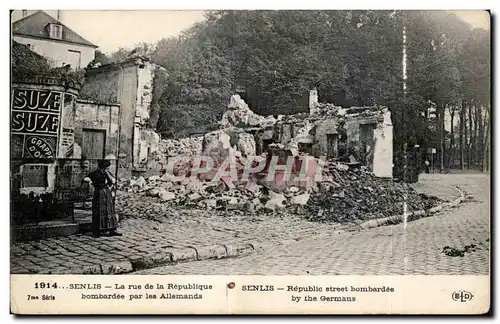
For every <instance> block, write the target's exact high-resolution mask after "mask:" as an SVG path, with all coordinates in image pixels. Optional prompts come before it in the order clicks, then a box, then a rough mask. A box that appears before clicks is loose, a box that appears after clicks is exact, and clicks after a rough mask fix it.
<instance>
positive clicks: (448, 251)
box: [442, 244, 480, 258]
mask: <svg viewBox="0 0 500 324" xmlns="http://www.w3.org/2000/svg"><path fill="white" fill-rule="evenodd" d="M478 249H480V248H479V247H478V246H477V245H475V244H471V245H466V246H464V247H463V249H457V248H453V247H449V246H445V247H444V248H443V251H442V253H444V254H445V255H447V256H451V257H461V258H463V257H464V256H465V253H470V252H476V250H478Z"/></svg>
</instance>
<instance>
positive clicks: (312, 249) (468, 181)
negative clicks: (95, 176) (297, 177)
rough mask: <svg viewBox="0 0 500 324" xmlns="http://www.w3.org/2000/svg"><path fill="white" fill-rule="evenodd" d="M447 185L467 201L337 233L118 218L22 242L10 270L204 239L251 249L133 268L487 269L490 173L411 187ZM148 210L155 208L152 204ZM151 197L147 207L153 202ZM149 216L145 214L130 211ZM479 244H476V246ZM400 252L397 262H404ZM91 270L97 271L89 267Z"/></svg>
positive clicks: (449, 195)
mask: <svg viewBox="0 0 500 324" xmlns="http://www.w3.org/2000/svg"><path fill="white" fill-rule="evenodd" d="M453 186H459V187H461V188H463V189H464V190H465V191H466V193H467V194H470V195H472V196H473V197H474V199H475V201H470V202H467V203H466V204H465V205H464V206H461V207H459V209H455V210H451V211H448V212H446V213H443V214H438V215H436V216H434V217H429V218H425V219H421V220H418V221H415V222H411V223H408V227H407V230H406V231H404V230H403V225H396V226H388V227H387V226H386V227H380V228H375V229H372V230H367V231H361V232H345V231H342V230H341V229H340V225H339V224H324V223H315V222H308V221H305V220H303V219H301V218H300V217H299V216H293V217H290V216H287V217H286V218H284V217H283V216H281V217H280V216H273V217H271V216H268V215H255V216H248V215H244V214H241V215H232V216H231V217H224V216H221V215H218V214H217V213H216V212H203V213H201V212H200V211H182V212H180V213H178V214H176V216H172V215H174V214H171V213H169V214H168V215H165V216H163V217H162V215H161V214H159V215H156V216H155V217H154V219H155V220H151V219H144V218H126V219H125V220H124V221H122V223H121V226H120V231H121V232H122V233H123V234H124V235H123V236H122V237H101V238H97V239H96V238H93V237H92V236H89V235H73V236H69V237H59V238H51V239H47V240H40V241H32V242H23V243H16V244H13V245H12V247H11V272H12V273H74V269H75V268H79V267H85V266H87V267H88V266H96V267H101V270H102V265H103V264H116V263H119V262H122V261H123V260H134V259H136V258H140V257H148V256H152V257H154V256H155V255H157V254H161V253H166V252H168V253H171V254H172V255H178V254H182V253H185V251H186V249H187V250H190V249H191V250H195V251H196V255H198V256H199V251H200V250H201V249H202V248H203V247H207V246H215V245H217V246H224V247H225V248H226V250H227V247H228V246H240V245H242V244H248V243H250V244H252V245H254V246H255V247H259V249H257V251H256V252H254V253H253V254H252V255H250V256H247V257H241V258H239V259H236V258H230V259H224V260H206V261H197V262H189V263H182V264H179V265H176V266H166V267H162V268H156V269H151V270H145V271H142V272H141V271H140V272H137V273H138V274H139V273H144V274H145V273H168V274H187V273H190V274H191V273H192V274H195V273H196V274H226V273H235V274H236V273H239V274H257V273H261V274H281V273H290V274H304V273H307V271H309V273H310V274H327V273H330V274H333V273H342V274H356V273H377V274H382V273H387V272H389V273H429V274H431V273H443V272H446V273H449V272H453V273H461V272H463V273H487V272H488V262H489V261H488V260H489V259H488V257H489V251H488V250H487V247H488V245H489V243H488V241H487V239H488V238H489V199H488V197H489V177H488V176H487V175H422V181H421V182H420V183H418V184H417V185H416V187H417V188H416V189H417V190H418V191H422V192H427V193H430V194H434V195H438V196H440V197H441V198H446V199H448V200H449V199H453V198H456V196H457V192H456V190H455V189H454V188H453ZM147 203H150V206H149V212H150V213H154V212H155V211H156V213H161V203H154V202H149V201H148V202H147ZM155 204H156V205H155ZM146 216H148V218H151V217H149V216H151V215H138V217H146ZM480 243H482V245H479V244H480ZM470 244H477V245H479V248H480V249H479V248H478V250H477V251H476V252H471V253H470V254H469V253H467V254H466V255H465V256H464V257H448V256H445V255H444V254H442V253H441V250H442V249H443V248H444V247H445V246H446V245H448V246H450V247H456V248H463V246H464V245H470ZM405 258H406V261H405ZM97 273H99V272H98V271H97Z"/></svg>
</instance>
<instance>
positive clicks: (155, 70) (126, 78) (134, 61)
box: [80, 57, 165, 177]
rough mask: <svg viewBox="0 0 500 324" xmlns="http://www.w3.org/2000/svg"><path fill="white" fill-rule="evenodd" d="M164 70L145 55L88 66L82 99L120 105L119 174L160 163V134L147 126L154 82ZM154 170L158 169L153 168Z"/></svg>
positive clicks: (142, 169)
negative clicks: (94, 66) (93, 66)
mask: <svg viewBox="0 0 500 324" xmlns="http://www.w3.org/2000/svg"><path fill="white" fill-rule="evenodd" d="M161 73H163V74H164V73H165V72H164V69H163V68H161V67H159V66H157V65H155V64H153V63H151V62H150V61H149V59H147V58H145V57H131V58H129V59H127V60H124V61H121V62H118V63H111V64H106V65H102V66H100V67H96V68H92V69H88V70H87V72H86V75H85V84H84V85H83V87H82V90H81V91H80V98H82V99H87V100H91V101H97V102H104V103H111V104H119V105H120V117H119V120H120V130H119V133H120V141H119V153H118V155H119V156H118V160H119V165H118V176H119V177H122V176H127V175H130V174H131V173H134V172H139V173H140V172H146V171H147V170H148V169H151V168H152V164H155V163H156V162H160V163H161V161H158V160H161V157H160V156H159V154H158V152H159V142H160V136H159V135H158V134H157V133H156V132H155V131H154V130H153V129H150V128H148V127H147V122H148V119H149V118H150V111H151V103H152V100H153V88H154V81H155V80H156V78H157V77H158V75H159V74H161ZM153 169H156V168H154V167H153Z"/></svg>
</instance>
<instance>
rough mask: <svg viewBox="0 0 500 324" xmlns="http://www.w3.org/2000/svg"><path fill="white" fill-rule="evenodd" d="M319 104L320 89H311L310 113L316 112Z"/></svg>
mask: <svg viewBox="0 0 500 324" xmlns="http://www.w3.org/2000/svg"><path fill="white" fill-rule="evenodd" d="M317 105H318V90H316V89H314V90H311V91H309V114H311V115H312V114H314V112H315V110H316V106H317Z"/></svg>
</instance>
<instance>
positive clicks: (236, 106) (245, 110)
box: [219, 95, 276, 128]
mask: <svg viewBox="0 0 500 324" xmlns="http://www.w3.org/2000/svg"><path fill="white" fill-rule="evenodd" d="M275 123H276V119H275V118H274V117H273V116H267V117H264V116H261V115H258V114H256V113H254V112H253V111H252V110H251V109H250V108H249V107H248V105H247V104H246V103H245V101H244V100H243V99H241V97H240V96H239V95H233V96H232V97H231V100H230V102H229V105H228V110H227V111H226V112H224V114H223V115H222V119H221V121H220V122H219V124H220V126H221V127H222V128H227V127H232V126H234V127H240V128H245V127H262V128H265V127H269V126H273V125H274V124H275Z"/></svg>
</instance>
